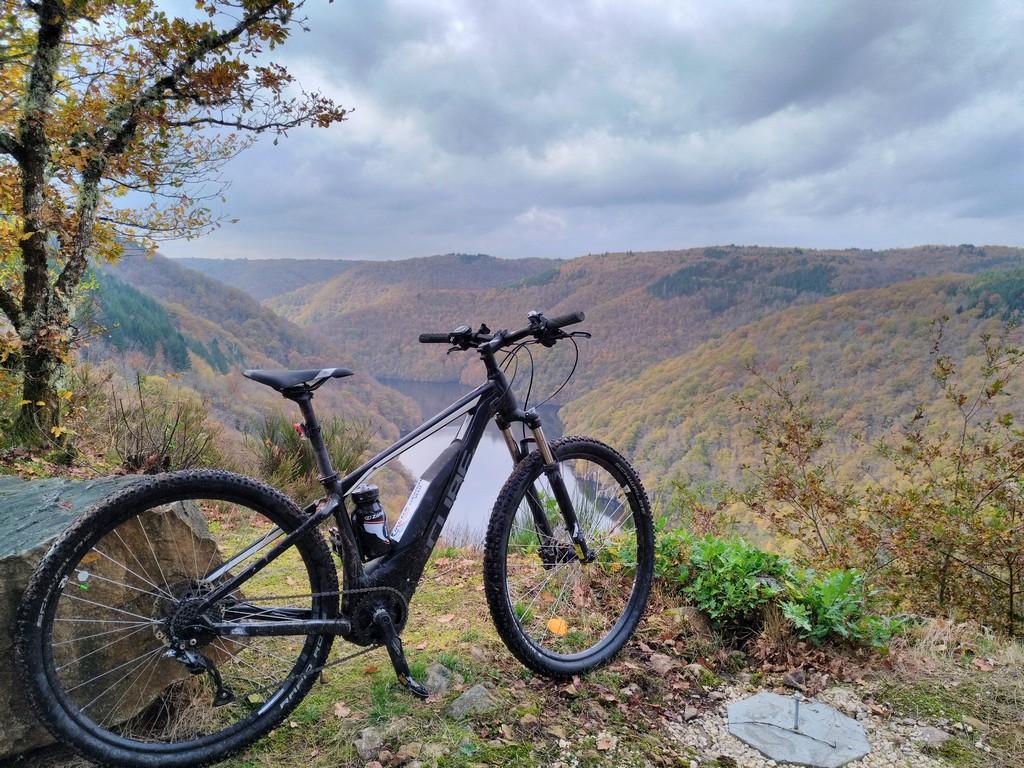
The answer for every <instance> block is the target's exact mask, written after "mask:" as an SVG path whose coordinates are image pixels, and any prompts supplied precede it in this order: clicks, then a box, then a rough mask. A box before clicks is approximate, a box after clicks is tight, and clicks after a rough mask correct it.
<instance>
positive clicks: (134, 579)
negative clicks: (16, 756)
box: [41, 498, 337, 751]
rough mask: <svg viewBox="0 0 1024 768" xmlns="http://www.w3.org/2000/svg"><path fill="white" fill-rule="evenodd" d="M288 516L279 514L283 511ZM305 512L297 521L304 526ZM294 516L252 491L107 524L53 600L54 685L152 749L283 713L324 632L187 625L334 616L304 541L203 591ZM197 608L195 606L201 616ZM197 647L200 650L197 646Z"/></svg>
mask: <svg viewBox="0 0 1024 768" xmlns="http://www.w3.org/2000/svg"><path fill="white" fill-rule="evenodd" d="M275 518H277V519H275ZM293 524H294V521H293V522H292V523H291V525H293ZM282 526H284V527H290V525H289V523H288V521H286V520H283V519H280V516H279V515H275V514H274V513H273V512H269V511H267V510H262V509H260V508H258V505H256V504H253V503H251V502H249V503H244V502H240V501H237V500H236V501H225V500H222V499H217V498H189V499H187V500H181V501H176V502H175V503H173V504H166V505H161V506H153V507H150V508H145V509H136V510H133V512H132V513H131V514H130V515H128V516H127V517H125V518H124V519H122V520H120V521H118V522H116V523H114V524H111V525H109V526H108V527H107V528H106V529H105V530H100V531H97V532H96V533H95V534H93V535H92V536H91V537H90V539H89V540H86V541H84V542H83V545H82V546H80V547H78V548H77V549H78V551H77V553H76V555H75V556H73V557H71V558H69V559H68V560H67V562H66V564H65V566H64V568H63V573H62V574H60V576H59V579H58V581H57V584H56V585H55V588H54V589H52V590H51V591H50V593H49V596H48V600H47V602H46V604H45V606H44V612H43V624H42V627H41V629H42V632H43V642H42V653H43V663H44V669H45V673H46V677H47V680H48V682H49V685H50V688H51V691H52V693H53V694H54V696H55V697H56V698H57V700H58V701H59V702H60V704H61V706H62V708H63V709H64V711H65V712H66V713H67V715H68V716H69V717H70V718H71V719H72V720H73V721H74V722H75V723H76V724H77V725H78V726H79V727H80V728H82V729H83V730H85V731H87V732H88V733H89V734H90V735H92V736H93V737H95V738H98V739H99V740H101V741H105V742H108V743H110V744H111V745H113V746H117V747H120V748H127V749H133V750H140V751H162V748H163V747H167V748H173V749H176V750H181V749H189V748H199V747H203V746H212V745H218V744H221V743H223V742H224V740H225V739H228V738H230V737H232V736H234V735H237V734H241V733H242V732H244V731H247V730H249V729H251V728H253V727H256V725H257V723H258V722H259V721H260V720H266V719H275V721H276V718H275V717H274V714H273V712H272V710H274V709H275V708H281V707H282V705H283V704H286V703H287V704H289V707H288V708H290V705H291V702H290V701H289V702H284V701H282V700H283V699H286V698H289V697H291V696H293V695H294V694H295V693H296V692H297V691H298V689H300V688H302V687H303V684H304V683H306V682H307V681H306V680H304V678H303V672H304V670H306V669H307V667H309V666H310V665H311V664H312V660H316V659H319V658H322V656H325V655H326V652H325V650H324V644H325V643H326V644H327V645H328V646H329V643H330V640H329V638H325V637H323V636H285V637H246V638H230V637H225V636H222V635H217V634H214V633H210V632H204V631H199V630H196V629H195V628H193V629H192V630H184V629H183V627H185V626H186V625H190V626H193V627H199V626H200V625H203V623H204V622H205V621H207V620H208V621H214V622H225V623H240V622H247V623H250V622H260V621H272V620H273V619H274V617H275V616H277V617H281V616H284V615H286V614H289V613H293V614H294V615H299V614H296V613H294V612H300V613H301V615H302V616H306V617H309V618H326V617H327V613H328V608H327V605H326V604H325V601H324V599H323V598H322V597H321V596H319V595H318V594H317V593H318V592H320V591H321V590H322V589H324V588H328V589H336V588H337V585H336V584H330V585H327V584H323V583H322V574H321V573H320V572H319V567H320V566H318V564H317V563H315V562H314V561H313V558H311V557H310V556H309V555H308V554H305V555H304V553H303V551H302V550H301V549H300V548H299V547H297V546H296V547H291V548H290V549H288V550H287V551H285V552H284V553H283V554H282V555H281V556H280V557H278V558H277V559H275V560H274V561H272V562H271V563H270V564H269V565H268V566H267V567H266V568H265V569H264V570H262V571H260V572H259V573H257V574H256V575H254V576H253V577H252V578H251V579H249V580H248V581H246V582H245V583H244V584H243V585H242V587H241V589H240V590H239V591H236V592H235V593H233V594H232V595H229V596H228V597H227V598H225V599H224V600H221V601H218V603H216V604H215V605H214V606H213V607H212V608H211V609H209V610H207V611H202V612H197V611H196V610H194V609H195V608H197V607H198V605H199V604H200V602H201V600H202V598H203V596H204V595H205V594H208V593H209V591H210V590H211V588H212V587H214V586H216V585H217V584H219V583H222V582H223V581H224V580H226V579H228V578H230V576H231V575H232V574H234V573H237V572H239V571H240V570H242V569H243V568H244V567H245V566H246V565H248V564H250V563H251V562H253V561H254V560H256V559H257V558H259V557H260V556H261V555H262V554H265V553H266V552H267V551H268V550H269V548H270V545H266V544H265V545H264V546H263V547H262V548H259V549H257V550H253V551H252V552H251V554H249V556H247V557H242V558H241V559H240V560H239V561H238V562H237V564H236V565H235V566H234V567H233V568H231V569H229V570H225V569H224V568H222V567H221V566H222V565H223V564H224V563H225V562H227V561H228V560H231V559H233V558H235V557H237V556H239V555H240V554H242V553H246V552H247V551H248V550H249V549H250V548H251V545H252V543H253V542H255V541H262V542H264V543H266V542H267V541H273V540H275V538H277V539H279V538H280V536H281V535H282V534H281V531H282ZM190 611H191V613H192V614H194V615H190ZM172 638H179V639H184V648H178V651H182V650H184V651H188V652H191V653H192V654H195V655H201V656H203V657H205V659H206V660H208V661H209V662H211V663H212V665H214V666H215V667H216V670H217V672H218V673H219V675H220V676H221V679H222V688H221V689H220V690H222V691H227V692H229V694H230V697H231V700H230V701H229V702H227V703H222V702H219V701H217V700H216V699H215V694H216V692H217V686H216V682H215V677H214V675H213V674H211V673H210V672H209V671H200V672H198V673H195V669H194V668H193V669H192V670H191V671H190V668H189V665H187V664H185V663H183V661H182V659H181V656H180V655H175V653H174V649H173V648H172V642H171V641H172ZM192 658H193V659H194V658H196V657H195V656H193V657H192Z"/></svg>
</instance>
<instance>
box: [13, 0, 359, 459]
mask: <svg viewBox="0 0 1024 768" xmlns="http://www.w3.org/2000/svg"><path fill="white" fill-rule="evenodd" d="M302 4H303V3H302V2H301V0H199V2H197V3H196V6H195V9H194V10H193V9H188V10H186V11H184V12H181V13H179V14H177V15H175V14H172V13H170V12H168V11H165V10H163V9H161V7H159V6H158V4H157V3H156V2H154V1H153V0H28V2H26V1H25V0H0V310H2V312H3V315H4V316H6V319H7V321H8V322H9V324H10V326H12V328H13V331H10V330H9V331H8V338H9V340H11V342H12V344H10V345H9V346H12V347H13V354H11V355H9V356H8V358H9V359H8V361H7V363H6V365H8V366H10V365H12V364H13V365H14V366H15V367H16V370H17V375H19V376H20V377H21V379H22V383H21V385H22V395H23V397H22V404H23V405H24V406H25V407H24V408H23V409H22V417H21V418H20V420H19V427H20V428H21V429H22V431H23V432H24V435H23V437H24V439H28V440H31V439H32V436H35V438H36V440H38V439H39V437H40V436H41V435H45V434H46V433H47V432H50V431H53V432H55V433H57V434H59V431H60V428H59V426H58V425H57V419H58V413H59V409H58V408H57V407H56V400H57V394H58V387H59V383H60V377H61V375H62V371H63V369H64V367H65V365H66V363H67V362H68V359H69V355H70V353H71V350H72V348H73V344H74V342H75V329H74V327H73V324H74V306H75V301H76V297H77V296H78V294H79V292H80V290H81V287H82V282H83V278H84V277H85V275H86V274H87V269H88V266H89V263H90V260H97V261H102V260H106V261H113V260H116V259H117V257H118V256H119V254H120V252H121V250H122V248H123V247H124V245H125V244H126V243H130V242H131V243H138V242H142V243H144V244H147V245H150V246H152V245H153V244H154V243H155V242H156V241H158V240H161V239H167V238H177V237H193V236H196V235H198V234H201V233H203V232H205V231H207V230H208V229H210V228H211V227H213V226H216V225H217V223H218V221H219V218H218V215H217V214H215V213H214V211H213V210H212V203H213V201H214V200H215V199H216V198H218V197H219V196H221V195H222V194H223V192H224V189H225V187H226V184H225V180H224V178H223V166H224V164H225V163H226V162H227V161H228V160H230V159H231V158H232V157H234V156H235V155H237V154H238V153H239V152H240V151H242V150H244V149H245V148H246V147H248V146H249V145H250V144H251V143H252V142H253V141H254V140H255V139H256V137H257V136H258V135H259V134H262V133H270V134H274V135H281V134H284V133H285V132H287V131H288V130H289V129H291V128H295V127H298V126H321V127H327V126H330V125H332V124H334V123H337V122H339V121H341V120H344V119H345V116H346V110H345V109H343V108H341V107H340V106H338V105H336V104H335V103H334V102H333V101H331V100H330V99H329V98H327V97H325V96H323V95H322V94H320V93H316V92H307V91H304V90H303V89H302V88H301V87H300V85H299V84H298V83H297V82H296V81H295V80H294V78H293V77H292V75H291V74H290V73H289V72H288V70H287V69H286V68H285V66H283V65H282V64H281V63H280V62H279V61H274V60H273V59H274V56H275V52H276V50H277V49H278V48H279V47H280V46H281V45H282V44H283V43H284V42H285V41H286V40H287V39H288V37H289V36H290V35H291V34H292V33H293V32H295V31H296V30H301V29H304V28H305V25H304V19H303V18H302V16H301V7H302ZM275 141H276V139H275ZM0 331H2V328H0Z"/></svg>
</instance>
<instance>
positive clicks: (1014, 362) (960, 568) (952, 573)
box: [871, 318, 1024, 635]
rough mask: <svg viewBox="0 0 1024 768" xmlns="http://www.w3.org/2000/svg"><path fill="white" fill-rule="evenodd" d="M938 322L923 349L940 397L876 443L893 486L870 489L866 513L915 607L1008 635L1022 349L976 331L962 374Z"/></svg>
mask: <svg viewBox="0 0 1024 768" xmlns="http://www.w3.org/2000/svg"><path fill="white" fill-rule="evenodd" d="M947 322H948V318H942V319H941V320H940V321H939V322H938V323H937V324H936V327H937V332H936V335H935V342H934V345H933V347H932V356H933V358H934V361H933V370H932V377H933V379H934V380H935V382H936V384H937V385H938V388H939V391H940V392H941V395H942V397H941V398H939V399H938V400H937V401H936V402H935V403H932V404H930V405H929V406H927V407H926V406H920V407H919V408H918V409H917V411H916V412H915V413H914V414H913V416H912V417H910V418H909V420H907V422H906V423H905V424H903V425H902V426H901V427H900V429H899V430H898V431H897V434H896V436H895V438H894V439H892V440H890V441H888V442H883V443H882V444H881V452H882V454H883V455H884V456H885V457H887V458H889V459H890V460H891V461H892V463H893V465H894V466H895V467H896V469H897V471H898V473H899V478H900V483H899V484H897V485H895V486H894V487H884V488H876V489H875V490H874V492H873V494H872V497H871V502H872V508H871V514H873V515H875V516H876V517H878V518H879V519H882V520H884V521H885V523H886V524H887V526H888V529H889V531H890V532H891V533H890V535H889V537H888V541H887V542H886V544H887V548H888V551H889V553H890V554H891V557H892V561H893V567H892V568H891V569H890V576H891V582H892V583H893V584H894V585H895V586H897V588H902V589H903V590H904V591H905V592H908V593H909V594H910V595H912V598H913V601H914V604H915V606H916V607H917V608H918V609H919V610H921V609H923V610H929V611H937V612H939V613H942V614H947V615H951V616H953V617H954V618H960V619H963V618H974V619H980V620H982V621H984V622H986V623H988V624H990V625H992V626H995V627H999V628H1001V629H1003V630H1004V631H1006V632H1007V633H1008V634H1010V635H1015V634H1017V633H1018V632H1019V631H1020V627H1021V625H1024V431H1022V430H1021V428H1020V426H1019V424H1018V423H1017V421H1016V418H1015V416H1014V411H1015V410H1018V411H1019V402H1017V398H1016V397H1015V394H1016V393H1015V392H1014V385H1020V384H1022V383H1024V377H1022V376H1021V374H1022V372H1024V349H1021V348H1020V347H1019V346H1017V344H1016V343H1014V342H1013V339H1014V338H1019V336H1020V331H1019V329H1018V328H1017V327H1016V326H1015V325H1014V324H1012V323H1011V324H1008V325H1006V326H1005V327H1004V328H1003V329H1002V331H1001V332H1000V333H998V334H984V335H982V337H981V345H982V356H981V360H980V365H979V366H978V370H977V371H973V370H970V368H967V367H965V366H964V365H963V364H957V363H956V362H955V361H954V360H953V359H952V357H951V356H950V355H948V354H946V353H945V352H944V350H943V336H944V330H945V325H946V323H947Z"/></svg>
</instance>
